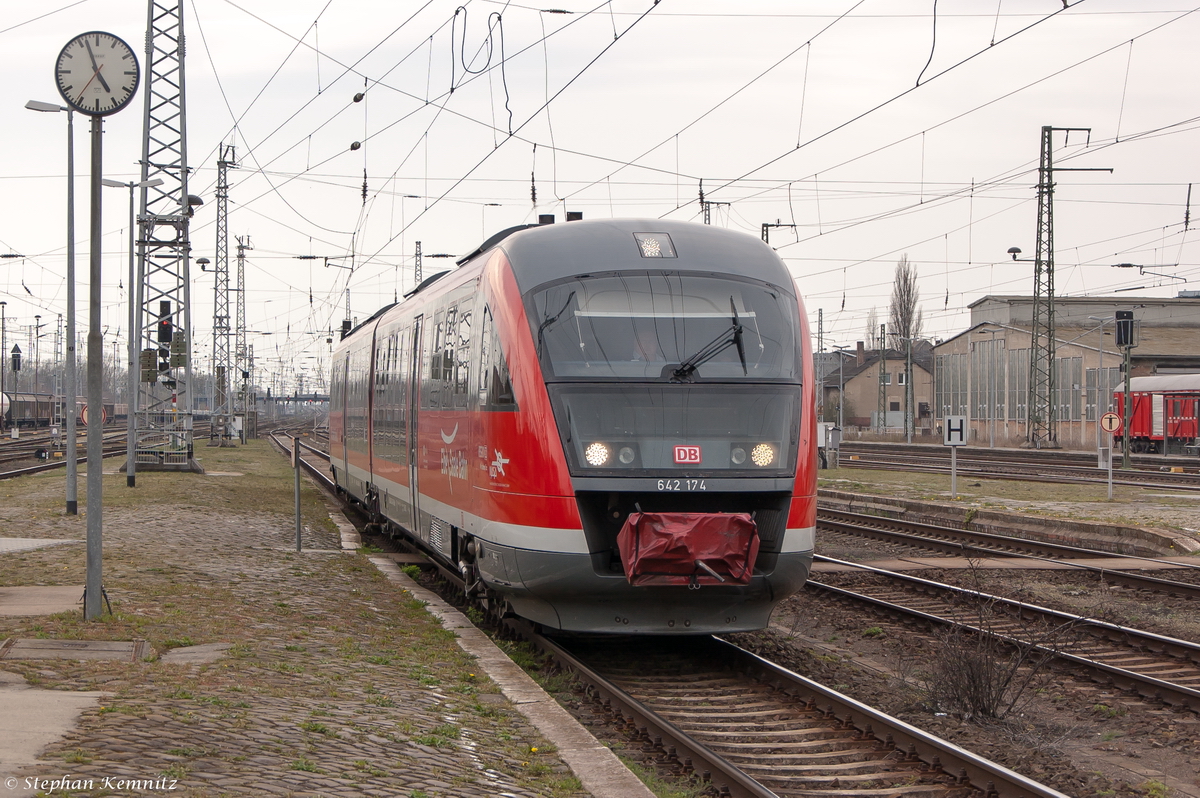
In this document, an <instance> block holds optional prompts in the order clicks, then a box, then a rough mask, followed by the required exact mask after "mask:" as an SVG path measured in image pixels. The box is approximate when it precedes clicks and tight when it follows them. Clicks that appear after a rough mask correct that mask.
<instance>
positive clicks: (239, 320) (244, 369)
mask: <svg viewBox="0 0 1200 798" xmlns="http://www.w3.org/2000/svg"><path fill="white" fill-rule="evenodd" d="M248 249H254V247H252V246H251V245H250V236H246V237H245V239H244V240H243V238H242V237H241V236H238V237H237V289H236V291H237V311H236V315H235V316H234V324H235V325H236V326H235V327H234V333H233V335H234V346H233V358H234V366H233V368H234V379H236V380H237V384H238V395H237V402H236V403H235V404H234V412H235V413H239V412H240V413H241V414H242V442H243V443H244V442H245V440H246V435H245V433H246V428H247V425H248V424H249V423H250V417H249V411H250V408H249V407H247V401H246V399H247V395H248V390H247V384H246V383H247V381H248V378H249V371H250V366H249V354H248V353H247V351H246V250H248Z"/></svg>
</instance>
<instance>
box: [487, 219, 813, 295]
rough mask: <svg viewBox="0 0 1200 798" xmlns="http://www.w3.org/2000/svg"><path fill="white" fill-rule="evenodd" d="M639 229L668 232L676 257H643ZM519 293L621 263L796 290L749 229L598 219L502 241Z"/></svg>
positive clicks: (526, 231) (552, 226)
mask: <svg viewBox="0 0 1200 798" xmlns="http://www.w3.org/2000/svg"><path fill="white" fill-rule="evenodd" d="M635 233H659V234H661V233H666V234H667V235H669V236H670V237H671V244H672V245H673V248H674V250H675V252H676V255H677V257H674V258H644V257H642V255H641V249H640V247H639V246H638V242H637V240H636V239H635V238H634V234H635ZM499 246H500V248H501V249H503V250H504V251H505V252H507V253H508V257H509V261H510V262H511V263H512V267H513V271H514V273H515V274H516V278H517V286H518V287H519V288H520V290H521V293H522V294H524V293H525V292H526V291H528V290H530V289H531V288H535V287H536V286H539V285H542V284H543V283H548V282H551V281H553V280H559V279H562V278H566V277H574V276H577V275H581V274H598V273H604V272H611V271H614V270H618V269H637V270H650V271H658V270H662V271H688V272H710V273H713V274H731V275H737V276H743V277H750V278H754V279H759V280H766V281H767V282H770V283H773V284H775V285H778V286H780V287H781V288H784V289H786V290H788V291H789V292H790V293H793V294H794V293H795V291H796V289H795V287H794V286H793V285H792V276H791V274H790V273H789V272H788V270H787V267H786V266H784V265H783V262H782V261H781V260H780V259H779V256H778V255H776V254H775V250H773V249H771V247H769V246H768V245H767V244H765V243H763V242H762V241H761V240H760V239H758V238H756V237H754V236H751V235H747V234H746V233H742V232H738V231H734V230H726V229H724V228H721V227H713V226H711V225H704V224H695V223H692V222H677V221H665V220H662V219H596V220H584V221H577V222H563V223H560V224H548V225H537V226H534V227H528V228H525V229H522V230H517V231H515V232H513V233H512V234H511V235H509V236H507V237H506V238H504V239H503V240H501V241H500V242H499Z"/></svg>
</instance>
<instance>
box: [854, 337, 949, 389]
mask: <svg viewBox="0 0 1200 798" xmlns="http://www.w3.org/2000/svg"><path fill="white" fill-rule="evenodd" d="M851 354H853V353H851ZM864 355H865V357H864V358H863V363H862V365H859V364H858V361H857V360H848V362H846V363H845V364H843V365H844V368H843V370H842V379H843V380H845V381H846V382H849V381H850V380H852V379H853V378H855V377H857V376H858V375H859V374H862V373H863V372H865V371H870V370H871V369H878V368H879V350H877V349H872V350H868V351H866V352H865V353H864ZM884 357H885V359H886V360H888V361H889V362H893V363H900V364H903V363H904V362H905V359H906V358H907V355H906V354H905V353H904V352H902V351H900V350H899V349H887V350H885V351H884ZM912 361H913V368H914V369H916V368H919V369H922V370H924V371H926V372H929V373H930V374H932V373H933V348H932V347H931V346H929V345H925V346H922V347H920V348H919V349H918V347H913V353H912Z"/></svg>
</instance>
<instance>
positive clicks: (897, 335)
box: [888, 254, 924, 350]
mask: <svg viewBox="0 0 1200 798" xmlns="http://www.w3.org/2000/svg"><path fill="white" fill-rule="evenodd" d="M920 301H921V292H920V291H918V290H917V270H916V268H914V267H913V265H912V264H911V263H909V262H908V255H907V254H904V255H901V256H900V260H899V261H898V262H897V263H896V278H895V280H894V281H893V282H892V304H891V306H890V307H889V308H888V337H890V338H891V339H892V346H893V347H895V348H896V349H900V350H903V349H904V339H905V338H909V339H911V338H920V337H921V328H922V327H923V326H924V314H923V313H922V311H921V308H920V307H918V305H919V304H920Z"/></svg>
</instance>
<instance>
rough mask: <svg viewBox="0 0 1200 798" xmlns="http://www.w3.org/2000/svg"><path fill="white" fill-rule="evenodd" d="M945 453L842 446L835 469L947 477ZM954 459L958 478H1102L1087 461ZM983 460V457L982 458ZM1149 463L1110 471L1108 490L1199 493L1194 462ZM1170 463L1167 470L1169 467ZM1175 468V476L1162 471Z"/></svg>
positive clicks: (1034, 456) (1008, 454)
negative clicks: (1113, 487)
mask: <svg viewBox="0 0 1200 798" xmlns="http://www.w3.org/2000/svg"><path fill="white" fill-rule="evenodd" d="M942 448H944V447H935V446H930V445H913V446H903V445H900V444H863V443H848V444H847V443H843V444H842V449H841V455H840V460H839V465H840V466H841V467H842V468H861V469H872V470H887V471H910V472H923V473H938V474H941V473H949V472H950V457H949V455H948V454H947V453H945V452H943V451H941V449H942ZM963 449H964V450H965V451H960V452H959V454H958V458H957V460H958V463H957V470H958V475H959V476H960V477H968V478H976V479H1007V480H1030V479H1036V480H1039V481H1043V482H1059V483H1067V484H1091V483H1105V482H1107V480H1108V476H1107V472H1102V471H1101V470H1100V469H1098V468H1096V467H1095V465H1094V464H1093V465H1086V464H1085V462H1086V460H1085V459H1084V458H1086V456H1080V455H1070V454H1068V455H1061V454H1046V453H1044V452H1034V451H1029V452H1025V451H1020V452H1017V451H1015V450H1003V451H1001V450H987V449H974V450H973V451H972V450H970V449H968V447H963ZM985 452H986V453H987V454H984V453H985ZM1156 460H1157V463H1153V462H1151V463H1148V462H1147V461H1146V460H1145V459H1144V458H1139V459H1138V460H1137V461H1136V464H1137V465H1136V467H1135V468H1134V469H1132V470H1128V471H1126V470H1123V469H1115V470H1114V471H1113V484H1114V485H1126V486H1133V487H1142V488H1156V489H1161V490H1187V491H1192V490H1200V473H1198V471H1200V469H1198V468H1197V466H1196V465H1195V460H1194V459H1185V458H1174V459H1172V460H1170V461H1165V460H1163V459H1162V458H1156ZM1168 463H1169V464H1168ZM1170 468H1177V469H1182V471H1180V472H1171V471H1164V470H1163V469H1170Z"/></svg>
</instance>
